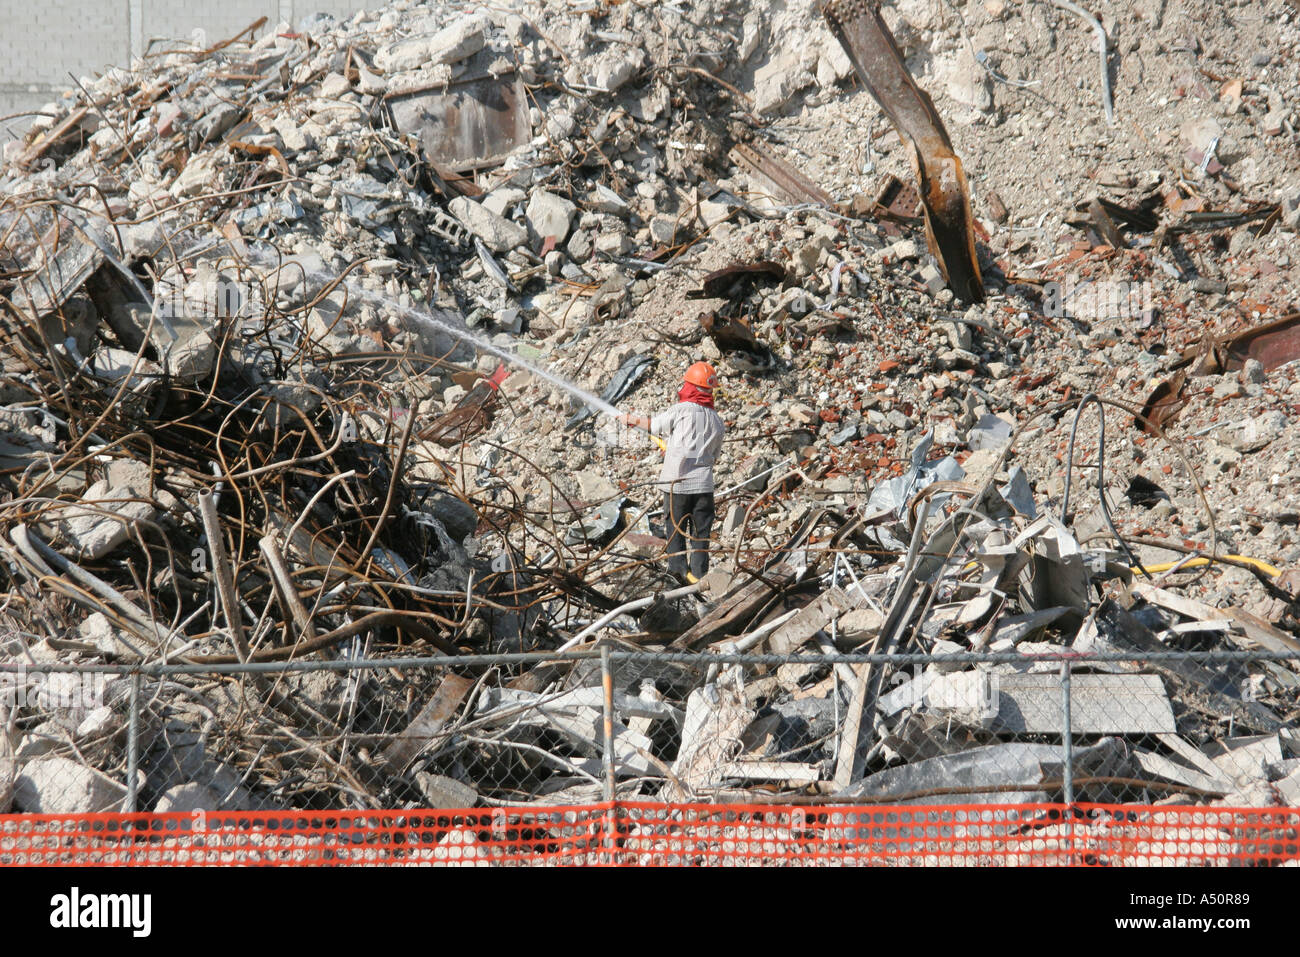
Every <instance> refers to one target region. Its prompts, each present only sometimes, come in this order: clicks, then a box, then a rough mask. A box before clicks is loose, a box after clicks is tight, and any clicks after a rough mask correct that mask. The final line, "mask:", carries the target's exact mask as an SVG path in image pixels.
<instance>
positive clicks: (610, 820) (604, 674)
mask: <svg viewBox="0 0 1300 957" xmlns="http://www.w3.org/2000/svg"><path fill="white" fill-rule="evenodd" d="M600 686H601V690H602V692H603V699H602V701H601V713H602V717H603V718H604V722H605V748H604V750H605V794H604V797H605V804H606V805H607V806H606V808H605V828H604V830H605V840H604V844H605V863H607V864H612V863H614V835H615V833H616V827H617V825H616V822H615V815H616V814H617V813H618V811H617V810H616V809H615V807H614V794H615V791H614V672H613V670H612V669H611V668H610V664H609V645H608V644H603V645H601V646H600Z"/></svg>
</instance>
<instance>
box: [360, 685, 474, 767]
mask: <svg viewBox="0 0 1300 957" xmlns="http://www.w3.org/2000/svg"><path fill="white" fill-rule="evenodd" d="M473 687H474V682H473V680H471V679H469V678H462V677H461V676H460V675H447V676H446V677H445V678H443V679H442V681H441V683H439V685H438V690H436V691H435V692H434V693H433V697H431V698H430V699H429V700H428V702H427V703H426V704H425V706H424V707H423V708H421V709H420V713H419V714H417V715H416V716H415V719H414V720H413V721H412V722H411V723H410V724H409V725H407V726H406V730H404V731H402V732H401V733H400V734H399V735H398V736H397V737H396V738H395V739H394V740H393V742H392V743H391V744H389V745H388V747H387V748H385V749H384V753H383V757H382V758H381V761H382V764H383V767H384V769H385V770H386V771H388V772H389V773H390V774H401V773H402V772H403V771H405V770H406V767H407V765H409V764H410V763H411V762H412V761H413V760H415V758H416V756H417V755H418V754H419V753H420V752H421V751H423V750H424V748H425V746H426V745H428V743H429V740H430V739H431V738H432V737H433V736H434V735H435V734H437V733H438V732H439V731H441V730H442V727H443V725H445V724H446V723H447V722H448V721H450V720H451V717H452V715H454V714H455V713H456V710H457V709H458V708H459V707H460V704H461V702H462V701H464V700H465V695H467V694H469V691H470V689H471V688H473Z"/></svg>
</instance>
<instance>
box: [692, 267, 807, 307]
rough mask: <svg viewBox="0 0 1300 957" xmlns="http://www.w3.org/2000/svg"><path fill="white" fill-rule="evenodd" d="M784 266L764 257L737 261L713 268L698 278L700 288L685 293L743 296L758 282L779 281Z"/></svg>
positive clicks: (705, 296)
mask: <svg viewBox="0 0 1300 957" xmlns="http://www.w3.org/2000/svg"><path fill="white" fill-rule="evenodd" d="M784 278H785V267H784V266H782V265H781V264H780V263H777V262H772V261H771V260H770V259H764V260H761V261H759V262H755V263H738V264H736V265H734V266H724V267H723V268H722V269H715V270H714V271H713V272H711V273H709V274H708V275H706V276H705V277H704V278H703V279H701V280H700V288H699V289H698V290H695V289H692V290H691V291H690V292H688V293H687V294H686V298H687V299H723V298H726V299H734V298H737V297H738V296H743V295H745V294H746V293H748V292H749V290H750V289H751V288H753V287H754V286H756V285H758V284H759V283H773V282H780V281H781V280H783V279H784Z"/></svg>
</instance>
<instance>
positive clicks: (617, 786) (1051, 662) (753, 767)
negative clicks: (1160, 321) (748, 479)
mask: <svg viewBox="0 0 1300 957" xmlns="http://www.w3.org/2000/svg"><path fill="white" fill-rule="evenodd" d="M1296 657H1297V656H1296V655H1295V654H1294V653H1269V652H1259V651H1256V652H1252V651H1237V652H1203V653H1196V652H1152V653H1142V654H1136V653H1135V654H1120V653H1097V654H1080V653H1061V652H1055V653H1044V654H1026V653H1024V652H1023V651H1020V652H1009V653H1007V652H1004V653H998V654H991V653H960V654H950V655H920V654H915V655H844V654H819V655H809V654H797V655H796V654H789V655H772V654H765V655H747V654H685V653H683V654H675V653H650V652H646V651H642V650H638V649H635V648H634V647H622V646H619V645H616V644H615V645H610V644H606V645H603V646H602V647H600V648H599V649H597V650H588V651H581V652H569V653H564V654H544V653H542V654H515V655H484V656H457V657H436V658H428V657H425V658H405V659H374V660H369V659H365V658H362V657H360V656H358V655H353V656H347V655H344V656H341V657H338V658H336V659H334V660H329V661H314V662H290V663H265V664H242V665H223V666H195V665H185V664H170V665H162V664H157V665H150V666H145V667H132V666H114V665H102V664H101V665H85V666H75V665H66V664H57V663H50V664H47V665H45V666H43V667H40V666H31V665H14V664H6V665H3V666H0V707H3V714H4V716H5V721H6V724H7V734H6V735H5V736H4V739H3V742H2V743H3V753H0V811H9V812H11V813H16V814H96V813H106V812H108V813H126V814H130V813H133V812H173V813H176V812H183V813H193V812H224V811H230V812H248V811H267V812H316V811H331V812H345V811H355V812H372V811H412V810H443V809H446V810H469V809H491V808H517V807H524V806H536V807H570V806H573V807H577V806H593V805H598V804H608V803H610V802H615V801H617V802H633V803H635V802H654V803H663V804H698V803H708V804H738V805H752V804H756V803H772V804H791V805H807V806H809V807H819V806H824V805H833V804H851V805H874V804H881V805H885V804H887V805H891V806H905V805H906V806H911V805H963V806H976V807H978V806H984V805H989V806H993V805H1014V804H1031V803H1049V804H1064V805H1066V806H1071V805H1075V804H1103V805H1111V804H1143V805H1150V806H1173V805H1190V806H1198V807H1206V808H1215V807H1234V808H1252V807H1253V808H1275V807H1297V806H1300V729H1297V726H1296V721H1295V717H1296V715H1295V713H1294V711H1291V710H1287V707H1286V702H1287V701H1289V700H1291V693H1292V692H1293V689H1294V683H1295V681H1296V679H1295V677H1294V671H1293V670H1292V667H1291V666H1292V665H1293V663H1294V659H1295V658H1296Z"/></svg>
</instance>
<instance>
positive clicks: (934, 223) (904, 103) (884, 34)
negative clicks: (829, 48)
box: [822, 0, 984, 302]
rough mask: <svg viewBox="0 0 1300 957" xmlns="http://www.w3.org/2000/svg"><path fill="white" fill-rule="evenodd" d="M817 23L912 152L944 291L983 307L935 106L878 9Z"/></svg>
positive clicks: (855, 3) (834, 8)
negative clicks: (825, 26) (945, 286)
mask: <svg viewBox="0 0 1300 957" xmlns="http://www.w3.org/2000/svg"><path fill="white" fill-rule="evenodd" d="M822 16H823V17H825V18H826V23H827V24H828V25H829V26H830V30H831V33H833V34H834V35H835V39H837V40H838V41H839V42H840V46H842V47H843V48H844V52H845V53H846V54H848V57H849V59H850V60H851V61H852V63H853V67H854V69H855V70H857V73H858V76H859V77H860V78H861V80H862V83H863V85H865V86H866V88H867V89H868V90H870V91H871V95H872V96H874V97H875V98H876V102H878V103H879V104H880V106H881V108H882V109H883V110H884V111H885V114H886V115H887V116H888V117H889V119H890V121H891V122H893V124H894V126H895V128H896V129H897V130H898V133H899V135H900V136H901V137H902V138H903V140H904V141H905V142H907V143H909V144H911V147H912V162H913V166H914V167H915V169H916V178H917V187H918V191H919V192H920V194H921V204H922V207H923V209H924V211H925V235H926V239H927V241H928V242H929V246H930V251H931V252H932V253H933V254H934V256H935V258H936V259H938V260H939V267H940V269H942V270H943V274H944V278H945V279H947V281H948V285H949V287H950V288H951V289H952V291H953V292H954V293H955V294H956V295H957V297H958V298H959V299H961V300H963V301H965V302H981V301H983V299H984V281H983V278H982V277H981V276H980V268H979V260H978V259H977V258H976V255H975V224H974V219H973V218H972V216H971V209H970V194H969V192H968V191H967V188H966V174H965V173H964V172H963V170H962V165H961V160H960V159H958V158H957V154H956V153H955V152H953V148H952V142H951V141H950V140H949V139H948V131H947V130H946V129H945V128H944V125H943V120H942V119H941V118H940V117H939V111H938V110H936V109H935V106H934V101H933V100H931V99H930V97H929V96H928V95H927V94H926V92H925V91H924V90H922V89H921V88H920V87H919V86H917V85H916V81H915V80H914V79H912V75H911V73H909V72H908V70H907V65H906V64H905V63H904V62H903V53H902V51H901V50H899V48H898V43H897V42H896V41H895V40H894V36H893V34H892V33H890V32H889V27H887V26H886V25H885V21H884V18H883V17H882V16H881V15H880V6H879V4H878V3H871V2H869V0H829V2H827V3H825V4H823V6H822Z"/></svg>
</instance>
